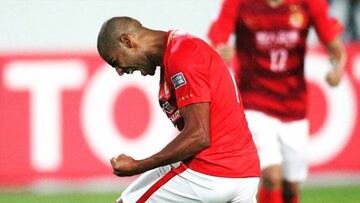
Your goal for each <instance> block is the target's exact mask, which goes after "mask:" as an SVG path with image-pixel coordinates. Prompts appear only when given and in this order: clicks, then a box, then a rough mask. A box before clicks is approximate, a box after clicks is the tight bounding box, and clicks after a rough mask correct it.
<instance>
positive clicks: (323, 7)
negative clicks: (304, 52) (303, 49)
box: [307, 0, 346, 86]
mask: <svg viewBox="0 0 360 203" xmlns="http://www.w3.org/2000/svg"><path fill="white" fill-rule="evenodd" d="M307 3H308V6H309V8H310V15H311V18H312V22H313V25H314V26H315V30H316V32H317V34H318V36H319V39H320V40H321V42H322V43H323V44H324V45H325V46H326V48H327V51H328V54H329V57H330V62H331V65H332V69H330V70H329V72H328V74H327V75H326V81H327V83H328V84H329V85H331V86H337V85H338V84H339V83H340V80H341V76H342V73H343V71H344V67H345V62H346V52H345V48H344V44H343V43H342V41H341V40H340V35H341V33H342V32H343V31H344V28H343V26H342V25H341V24H340V23H339V22H338V21H337V20H336V19H335V18H333V17H331V16H329V5H328V2H327V1H326V0H318V1H312V0H307Z"/></svg>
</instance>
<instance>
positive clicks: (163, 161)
mask: <svg viewBox="0 0 360 203" xmlns="http://www.w3.org/2000/svg"><path fill="white" fill-rule="evenodd" d="M209 109H210V105H209V103H208V102H202V103H195V104H190V105H188V106H185V107H183V108H181V109H180V114H181V116H182V117H183V118H184V120H185V127H184V129H183V130H182V131H181V133H180V134H179V135H178V136H176V138H175V139H174V140H172V141H171V142H170V143H169V144H168V145H166V146H165V147H164V148H163V149H162V150H161V151H160V152H158V153H156V154H154V155H152V156H150V157H149V158H146V159H142V160H135V159H133V158H132V157H129V156H126V155H124V154H121V155H119V156H118V157H115V158H113V159H111V165H112V167H113V169H114V174H115V175H117V176H132V175H136V174H140V173H143V172H145V171H148V170H151V169H153V168H157V167H160V166H164V165H168V164H172V163H175V162H179V161H183V160H186V159H189V158H191V157H193V156H195V155H196V154H198V153H200V152H201V151H202V150H203V149H205V148H207V147H208V146H209V145H210V113H209V112H210V110H209Z"/></svg>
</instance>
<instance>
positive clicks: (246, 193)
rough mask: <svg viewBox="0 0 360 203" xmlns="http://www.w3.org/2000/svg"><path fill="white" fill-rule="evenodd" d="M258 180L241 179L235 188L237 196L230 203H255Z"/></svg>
mask: <svg viewBox="0 0 360 203" xmlns="http://www.w3.org/2000/svg"><path fill="white" fill-rule="evenodd" d="M258 185H259V178H243V180H240V181H239V185H238V186H237V189H238V190H237V196H236V197H235V198H233V199H232V200H231V201H229V202H231V203H256V194H257V191H258Z"/></svg>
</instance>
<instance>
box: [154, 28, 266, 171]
mask: <svg viewBox="0 0 360 203" xmlns="http://www.w3.org/2000/svg"><path fill="white" fill-rule="evenodd" d="M165 47H166V49H165V54H164V59H163V66H162V68H161V80H160V90H159V102H160V105H161V107H162V109H163V111H164V112H165V113H166V115H167V116H168V118H169V119H170V120H171V121H172V122H173V124H174V125H175V126H176V127H177V128H178V129H179V130H182V129H183V128H184V119H183V118H182V117H181V115H180V113H179V109H181V108H184V107H186V106H188V105H191V104H195V103H202V102H208V103H209V104H210V115H209V116H210V146H209V147H208V148H206V149H204V150H203V151H201V152H200V153H199V154H197V155H196V156H195V157H193V158H191V159H189V160H187V161H185V162H184V163H185V164H186V165H187V166H188V167H189V168H190V169H193V170H195V171H198V172H201V173H204V174H208V175H213V176H221V177H258V176H259V175H260V168H259V159H258V156H257V151H256V148H255V145H254V143H253V140H252V137H251V134H250V132H249V129H248V127H247V122H246V120H245V117H244V113H243V107H242V104H241V101H240V99H239V92H238V90H237V88H236V85H235V83H234V81H233V80H232V77H231V74H230V72H229V70H228V69H227V67H226V65H225V64H224V62H223V60H222V59H221V57H220V56H219V55H218V54H217V53H216V51H214V50H213V49H212V48H211V47H210V46H209V45H208V44H206V43H205V42H204V41H202V40H201V39H199V38H196V37H193V36H191V35H188V34H185V33H181V32H179V31H169V32H168V37H167V40H166V42H165Z"/></svg>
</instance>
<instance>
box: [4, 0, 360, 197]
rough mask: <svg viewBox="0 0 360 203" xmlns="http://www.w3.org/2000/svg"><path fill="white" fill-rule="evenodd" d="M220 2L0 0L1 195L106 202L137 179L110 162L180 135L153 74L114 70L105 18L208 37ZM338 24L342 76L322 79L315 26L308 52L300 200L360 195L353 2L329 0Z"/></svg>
mask: <svg viewBox="0 0 360 203" xmlns="http://www.w3.org/2000/svg"><path fill="white" fill-rule="evenodd" d="M221 2H222V1H221V0H181V1H177V0H152V1H149V0H116V1H115V0H106V1H101V0H77V1H73V0H63V1H53V0H1V7H0V202H4V203H5V202H6V203H7V202H14V203H16V202H40V203H41V202H62V203H67V202H113V200H115V199H116V198H117V197H118V196H119V195H120V194H121V191H122V190H123V189H124V188H125V187H126V186H127V185H128V184H129V183H130V182H131V181H132V180H133V179H134V178H116V177H114V176H113V175H112V170H111V167H110V162H109V159H110V158H111V157H113V156H115V155H117V154H120V153H127V154H129V155H132V156H134V157H136V158H141V157H146V156H148V155H151V154H152V153H155V152H157V151H158V150H159V149H160V148H161V147H162V146H164V145H165V144H166V143H167V142H169V140H171V139H172V138H173V137H174V136H175V135H176V133H177V132H176V130H174V128H173V126H172V124H171V123H170V121H168V120H167V118H166V116H165V115H163V113H162V111H161V109H160V107H159V106H158V101H157V91H158V73H157V74H156V76H155V77H145V78H143V77H141V76H140V75H137V74H135V75H132V76H131V77H127V76H125V77H124V78H122V79H119V78H118V77H117V75H116V74H115V72H114V70H113V69H112V68H111V67H109V66H108V65H106V64H105V63H104V62H103V61H102V59H101V58H100V57H99V56H98V54H97V50H96V40H97V34H98V32H99V29H100V27H101V25H102V23H103V22H104V21H105V20H107V19H109V18H111V17H113V16H131V17H133V18H136V19H138V20H139V21H140V22H142V23H143V25H144V26H146V27H150V28H154V29H161V30H169V29H180V30H184V31H186V32H189V33H191V34H194V35H197V36H199V37H201V38H203V39H204V40H207V38H206V33H207V31H208V28H209V25H210V23H211V22H212V20H214V19H215V18H216V17H217V15H218V12H219V9H220V5H221ZM330 2H331V11H330V12H331V15H333V16H335V17H337V18H338V19H339V20H340V21H341V22H342V23H343V25H344V26H345V28H346V32H345V33H344V34H343V39H344V41H345V42H346V46H347V52H348V60H347V66H346V73H345V74H344V78H343V81H342V83H341V85H340V86H339V87H337V88H335V89H330V88H328V87H327V86H326V84H325V81H324V78H325V73H326V71H327V70H328V69H329V68H330V64H329V62H328V60H327V55H326V53H325V52H324V49H323V48H322V47H321V46H320V45H319V43H318V40H317V38H316V37H315V35H314V33H313V32H312V33H311V35H310V37H309V52H308V55H307V60H306V76H307V79H308V83H309V90H310V95H309V105H310V110H309V112H308V116H309V119H310V121H311V129H310V131H311V138H310V143H309V147H308V149H306V150H307V151H308V160H309V163H310V165H311V169H310V177H309V178H308V181H306V182H305V183H304V184H303V188H304V190H303V197H302V198H303V199H302V200H303V202H339V201H342V202H343V203H344V202H360V158H359V157H360V109H359V108H360V105H359V104H360V43H359V40H360V1H359V0H331V1H330Z"/></svg>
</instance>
